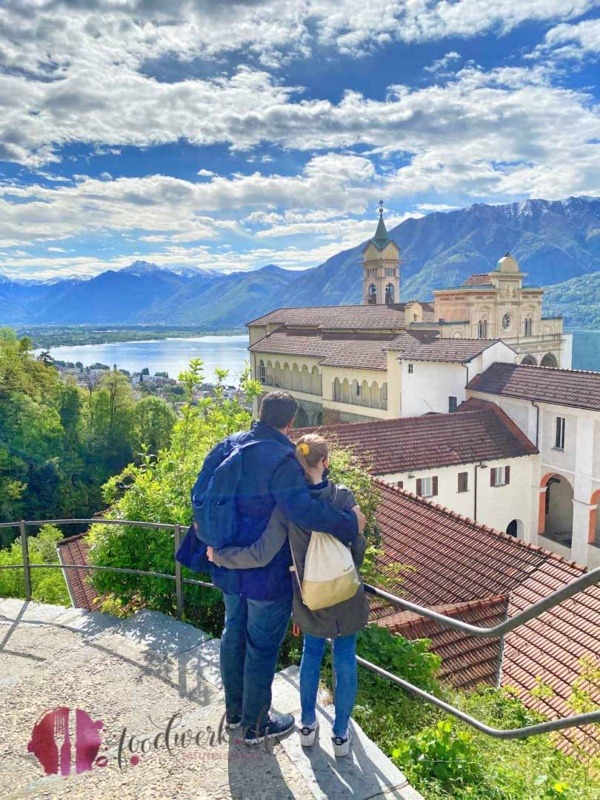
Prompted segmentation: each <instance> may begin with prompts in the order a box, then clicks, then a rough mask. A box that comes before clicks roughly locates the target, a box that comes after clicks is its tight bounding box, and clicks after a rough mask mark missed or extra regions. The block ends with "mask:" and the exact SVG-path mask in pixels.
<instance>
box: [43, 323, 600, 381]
mask: <svg viewBox="0 0 600 800" xmlns="http://www.w3.org/2000/svg"><path fill="white" fill-rule="evenodd" d="M247 347H248V337H247V336H246V335H244V334H240V335H239V336H198V337H196V338H194V339H163V340H161V341H147V342H113V343H112V344H84V345H77V346H73V347H69V346H65V347H53V348H51V350H50V354H51V355H52V357H53V358H57V359H59V360H61V361H73V362H76V361H81V362H82V364H83V365H84V366H86V367H87V366H90V364H95V363H96V362H100V363H101V364H107V365H108V366H109V367H112V366H113V365H114V364H116V365H117V367H118V368H119V369H126V370H128V371H129V372H139V371H140V370H142V369H144V367H148V369H149V370H150V374H151V375H154V373H155V372H168V373H169V377H170V378H176V377H177V376H178V375H179V373H180V372H181V371H182V370H184V369H187V366H188V364H189V362H190V359H191V358H201V359H202V360H203V361H204V369H205V372H204V374H205V377H206V379H207V380H209V381H212V378H213V377H214V369H215V367H222V368H223V369H228V370H229V375H230V376H231V378H232V379H235V378H236V376H237V375H238V374H239V373H240V371H241V369H242V366H243V363H244V361H246V360H247V359H248V356H249V354H248V350H247ZM36 352H39V351H36ZM573 369H590V370H599V371H600V331H573Z"/></svg>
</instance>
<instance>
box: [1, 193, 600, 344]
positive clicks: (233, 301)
mask: <svg viewBox="0 0 600 800" xmlns="http://www.w3.org/2000/svg"><path fill="white" fill-rule="evenodd" d="M374 231H375V224H374V225H373V232H374ZM389 235H390V238H392V239H393V240H394V241H395V242H396V243H397V244H398V246H399V247H400V252H401V270H400V272H401V299H403V300H408V299H414V298H418V299H421V300H428V299H431V292H432V290H433V289H438V288H450V287H453V286H459V285H460V284H461V283H462V282H463V281H464V280H465V279H466V278H467V277H468V276H469V275H471V274H472V273H474V272H489V271H490V270H492V269H493V268H494V266H495V264H496V262H497V261H498V259H499V258H500V257H501V256H502V255H503V254H504V253H505V252H506V251H507V250H509V251H510V252H511V254H512V255H513V256H514V257H515V258H516V259H517V260H518V261H519V264H520V266H521V269H522V271H523V272H526V273H528V277H527V278H526V279H525V285H529V286H544V287H546V288H547V293H546V295H545V297H544V313H545V314H554V313H562V314H563V315H564V317H565V325H566V327H567V328H600V198H593V197H571V198H569V199H567V200H563V201H547V200H526V201H523V202H520V203H511V204H507V205H497V206H492V205H486V204H483V203H479V204H476V205H473V206H471V207H470V208H466V209H460V210H456V211H449V212H434V213H431V214H428V215H426V216H424V217H421V218H419V219H412V218H411V219H407V220H405V221H404V222H402V223H401V224H400V225H398V226H396V227H395V228H393V229H392V230H390V231H389ZM364 245H365V242H362V243H360V244H359V245H357V246H356V247H354V248H352V249H350V250H344V251H342V252H340V253H338V254H336V255H334V256H332V257H331V258H329V259H328V260H327V261H326V262H325V263H323V264H321V265H320V266H318V267H315V268H314V269H309V270H304V271H301V272H298V271H292V270H284V269H281V268H280V267H278V266H276V265H274V264H269V265H268V266H265V267H262V268H260V269H257V270H254V271H252V272H235V273H231V274H228V275H226V274H223V273H219V272H216V271H212V270H199V269H190V268H182V269H179V268H174V269H168V268H164V267H158V266H156V265H155V264H150V263H148V262H145V261H136V262H134V263H133V264H131V265H130V266H128V267H125V268H124V269H121V270H107V271H106V272H102V273H101V274H99V275H97V276H95V277H93V278H89V279H77V278H73V277H70V278H68V279H64V280H54V281H51V282H48V281H46V282H41V281H40V282H36V281H15V280H11V279H9V278H7V277H5V276H0V324H1V325H27V326H28V327H30V326H33V325H54V324H56V325H61V326H64V325H68V324H86V323H87V324H114V325H134V324H135V325H140V324H147V325H152V326H160V325H169V326H173V325H193V326H197V327H198V329H200V330H204V331H219V330H231V329H234V328H240V327H241V326H242V325H243V323H244V322H246V321H248V320H251V319H254V318H256V317H258V316H260V315H261V314H263V313H266V312H267V311H269V310H271V309H274V308H277V307H279V306H282V305H293V306H310V305H337V304H344V303H347V304H352V303H360V302H361V293H362V274H361V272H362V270H361V252H362V249H363V247H364Z"/></svg>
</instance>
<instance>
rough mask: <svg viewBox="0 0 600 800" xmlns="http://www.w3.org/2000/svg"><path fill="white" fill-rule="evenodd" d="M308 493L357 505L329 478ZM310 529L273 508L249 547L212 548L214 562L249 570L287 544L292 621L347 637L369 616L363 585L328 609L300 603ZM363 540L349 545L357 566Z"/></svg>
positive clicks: (318, 632)
mask: <svg viewBox="0 0 600 800" xmlns="http://www.w3.org/2000/svg"><path fill="white" fill-rule="evenodd" d="M310 490H311V493H313V494H315V495H316V496H317V497H318V498H319V499H320V500H329V502H331V504H332V505H333V506H334V507H335V508H338V509H340V510H342V511H344V510H348V509H351V508H352V507H353V506H355V505H356V500H355V498H354V495H353V494H352V492H351V491H350V489H348V488H346V487H345V486H336V485H335V484H334V483H332V482H331V481H326V482H323V483H319V484H317V485H315V486H311V487H310ZM310 535H311V531H308V530H305V529H304V528H300V527H299V526H298V525H295V524H294V523H293V522H290V521H289V520H287V519H286V518H285V517H284V515H283V513H282V512H281V511H280V510H279V508H277V507H276V508H275V509H274V511H273V513H272V514H271V517H270V519H269V522H268V524H267V527H266V528H265V530H264V533H263V534H262V536H261V537H260V538H259V539H258V540H257V541H256V542H255V543H254V544H252V545H250V546H249V547H224V548H222V549H221V550H215V551H214V557H213V558H214V563H215V564H216V565H217V566H219V567H229V568H234V569H251V568H253V567H263V566H264V565H265V564H268V563H269V561H271V559H272V558H273V557H274V556H275V555H276V554H277V553H278V552H279V550H280V549H281V548H282V547H285V546H287V542H288V541H289V546H290V548H291V551H292V556H293V561H294V565H295V572H296V575H295V580H294V581H293V586H294V604H293V612H292V615H293V620H294V622H295V623H296V624H297V625H298V626H299V627H300V629H301V630H302V631H303V633H309V634H311V635H312V636H318V637H321V638H328V639H329V638H334V637H336V636H348V635H350V634H352V633H356V632H358V631H360V630H362V628H364V627H365V625H366V624H367V621H368V618H369V603H368V601H367V598H366V595H365V589H364V586H363V584H362V583H361V585H360V586H359V588H358V591H357V592H356V594H355V595H354V597H351V598H350V599H349V600H344V602H343V603H338V604H337V605H335V606H330V607H329V608H322V609H319V610H318V611H311V610H310V609H309V608H308V607H307V606H305V605H304V603H303V602H302V596H301V593H300V586H301V585H302V579H303V577H304V562H305V560H306V551H307V550H308V544H309V542H310ZM366 545H367V542H366V539H365V537H364V536H363V535H362V534H359V535H358V536H357V538H356V543H355V544H354V545H353V547H352V548H351V550H352V558H353V560H354V563H355V565H356V568H357V569H358V568H360V566H361V565H362V563H363V560H364V556H365V550H366Z"/></svg>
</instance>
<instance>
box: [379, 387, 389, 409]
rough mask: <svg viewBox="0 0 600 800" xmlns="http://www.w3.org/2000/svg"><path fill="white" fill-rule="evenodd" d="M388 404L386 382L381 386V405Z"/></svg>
mask: <svg viewBox="0 0 600 800" xmlns="http://www.w3.org/2000/svg"><path fill="white" fill-rule="evenodd" d="M387 404H388V387H387V383H384V384H383V385H382V387H381V407H382V408H387Z"/></svg>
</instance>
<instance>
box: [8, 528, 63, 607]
mask: <svg viewBox="0 0 600 800" xmlns="http://www.w3.org/2000/svg"><path fill="white" fill-rule="evenodd" d="M62 538H63V534H62V533H61V531H59V529H58V528H56V527H55V526H54V525H43V526H42V527H41V528H40V530H39V533H38V534H37V536H30V537H29V560H30V563H32V564H58V563H59V559H58V553H57V552H56V543H57V542H58V541H60V540H61V539H62ZM16 564H21V565H22V564H23V551H22V549H21V540H20V539H16V540H15V541H14V542H13V543H12V544H11V546H10V547H9V548H8V549H6V550H0V565H7V566H8V565H16ZM31 593H32V597H33V599H34V600H36V601H37V602H38V603H53V604H56V605H63V606H68V605H71V600H70V598H69V592H68V591H67V587H66V584H65V579H64V576H63V572H62V570H61V569H47V570H46V569H32V570H31ZM0 597H25V575H24V572H23V570H22V569H6V570H4V569H3V570H0Z"/></svg>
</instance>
